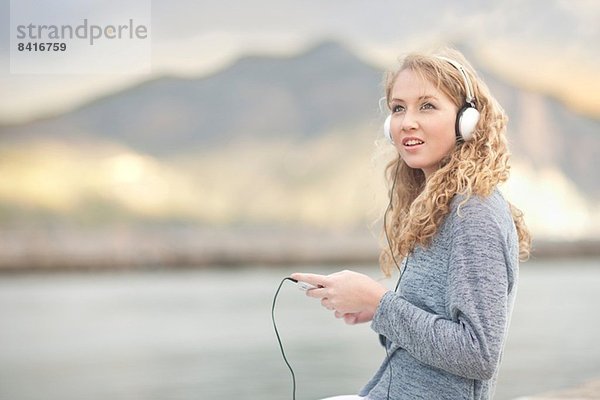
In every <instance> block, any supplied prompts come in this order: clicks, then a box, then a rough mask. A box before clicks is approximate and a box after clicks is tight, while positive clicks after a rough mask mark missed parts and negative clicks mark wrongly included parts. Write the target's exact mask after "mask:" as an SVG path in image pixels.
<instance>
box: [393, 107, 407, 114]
mask: <svg viewBox="0 0 600 400" xmlns="http://www.w3.org/2000/svg"><path fill="white" fill-rule="evenodd" d="M403 110H404V107H402V106H399V105H395V106H392V112H393V113H397V112H401V111H403Z"/></svg>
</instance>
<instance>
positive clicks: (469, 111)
mask: <svg viewBox="0 0 600 400" xmlns="http://www.w3.org/2000/svg"><path fill="white" fill-rule="evenodd" d="M479 118H480V114H479V111H477V109H476V108H475V107H473V105H471V104H465V105H464V106H463V107H462V108H461V109H460V110H459V111H458V115H457V116H456V128H455V129H456V136H457V137H459V138H462V140H464V141H465V142H467V141H469V140H471V139H472V138H473V133H475V127H476V126H477V123H478V122H479Z"/></svg>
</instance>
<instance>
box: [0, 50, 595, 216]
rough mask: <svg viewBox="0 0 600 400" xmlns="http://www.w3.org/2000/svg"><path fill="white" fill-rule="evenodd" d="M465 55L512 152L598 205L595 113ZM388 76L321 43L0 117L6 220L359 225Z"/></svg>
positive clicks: (0, 184)
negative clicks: (28, 115) (8, 122)
mask: <svg viewBox="0 0 600 400" xmlns="http://www.w3.org/2000/svg"><path fill="white" fill-rule="evenodd" d="M469 58H470V59H472V60H473V61H474V64H475V67H476V69H477V70H478V71H479V72H480V74H481V75H482V77H483V78H484V80H485V81H486V82H487V84H488V85H489V86H490V89H491V90H492V93H494V94H495V96H496V97H497V98H498V100H499V102H500V103H501V104H502V105H503V106H504V107H505V109H506V111H507V113H508V115H509V116H510V123H509V132H508V134H509V140H510V143H511V150H512V151H513V153H514V156H515V160H516V161H517V162H520V163H526V164H527V165H530V166H532V168H534V169H540V170H543V169H548V168H550V169H556V170H558V171H559V172H560V173H561V174H562V175H564V176H566V177H567V178H568V180H570V181H571V182H573V183H574V184H575V189H574V190H577V191H578V193H583V194H584V195H585V197H586V198H587V199H590V202H591V203H590V204H595V202H597V201H598V199H600V182H599V181H598V180H597V178H596V177H595V171H598V170H599V169H600V168H599V167H600V165H599V163H600V154H599V153H600V129H599V128H600V125H599V123H600V122H599V121H598V120H597V119H593V118H589V117H585V116H582V115H578V114H576V113H575V112H573V111H572V110H570V109H569V108H567V107H566V106H564V105H563V104H562V103H560V102H559V101H558V100H556V99H554V98H551V97H549V96H545V95H543V94H540V93H533V92H528V91H525V90H522V89H520V88H518V87H516V86H514V85H511V84H510V83H509V82H506V81H504V80H502V79H501V78H500V77H498V76H497V75H494V74H492V73H490V72H488V70H487V69H486V68H485V64H484V63H478V62H477V61H478V57H477V53H476V52H475V53H473V54H471V55H470V57H469ZM382 81H383V71H381V70H379V69H377V68H375V67H373V66H370V65H368V64H366V63H364V62H363V61H361V60H360V59H359V58H358V57H356V56H355V55H354V54H353V53H352V52H350V51H348V49H346V48H345V47H344V46H342V45H340V44H338V43H334V42H325V43H321V44H320V45H318V46H315V47H313V48H312V49H310V50H308V51H306V52H304V53H302V54H298V55H296V56H294V57H287V58H283V57H267V56H252V57H245V58H242V59H239V60H238V61H237V62H236V63H234V64H233V65H231V66H230V67H228V68H225V69H224V70H222V71H219V72H217V73H215V74H213V75H210V76H204V77H199V78H195V79H182V78H176V77H162V78H160V79H155V80H151V81H148V82H145V83H143V84H140V85H137V86H135V87H132V88H129V89H126V90H123V91H120V92H117V93H113V94H112V95H110V96H106V97H102V98H99V99H97V100H95V101H93V102H90V103H88V104H86V105H84V106H82V107H79V108H77V109H74V110H72V111H70V112H68V113H64V114H62V115H57V116H55V117H52V118H46V119H43V120H38V121H33V122H30V123H25V124H21V125H13V126H3V127H0V175H1V176H2V177H3V180H2V181H0V221H1V220H2V218H5V219H7V218H8V219H10V218H12V216H13V215H17V214H18V215H20V216H22V217H23V218H25V217H27V216H29V215H34V216H35V215H42V216H45V215H47V214H51V215H54V214H60V215H67V214H68V213H73V212H74V211H73V210H79V209H81V210H82V211H81V214H82V215H93V216H94V217H93V218H92V219H93V220H95V221H96V220H99V221H106V220H112V221H121V220H123V219H124V218H125V217H126V216H127V215H130V214H132V213H133V214H135V215H137V216H138V217H139V218H142V219H145V218H150V219H152V218H167V219H176V220H182V221H184V220H195V221H200V222H203V223H207V224H238V223H246V224H253V223H258V224H260V223H265V221H266V223H269V224H278V223H282V221H283V223H291V224H303V223H310V224H317V225H319V224H322V225H327V224H328V223H332V224H334V225H335V224H338V225H339V226H344V224H346V225H347V224H350V225H352V226H364V223H365V221H366V222H371V221H370V220H369V218H368V217H366V216H365V215H364V214H365V213H364V212H362V211H361V210H365V209H368V208H369V206H367V205H368V204H371V203H372V196H371V195H370V194H369V190H371V189H372V188H368V189H366V188H365V185H369V184H370V183H371V182H372V180H373V178H372V176H370V175H368V174H363V173H362V172H361V173H359V172H358V171H362V169H364V166H365V165H368V163H369V159H370V158H371V157H372V153H373V148H372V144H373V141H374V139H376V138H381V135H380V130H381V129H380V124H381V122H382V120H383V115H381V114H380V112H379V110H378V100H379V98H380V97H381V94H382V92H383V87H382ZM48 143H50V144H52V146H54V147H47V144H48ZM45 146H46V147H45ZM380 175H381V171H380V170H378V172H377V176H380ZM562 175H561V176H562ZM569 190H571V189H569ZM331 204H335V207H332V206H331ZM3 207H4V208H3ZM40 207H41V208H44V207H45V208H44V210H46V211H44V212H42V213H41V214H40V212H38V211H36V210H38V209H39V208H40ZM361 207H362V208H361ZM3 210H4V211H3ZM557 212H558V213H560V212H562V211H560V210H557ZM3 215H4V217H2V216H3ZM356 215H359V217H355V216H356ZM111 216H112V219H111ZM353 218H354V219H353ZM356 218H358V219H356ZM307 221H308V222H307ZM349 221H350V222H349Z"/></svg>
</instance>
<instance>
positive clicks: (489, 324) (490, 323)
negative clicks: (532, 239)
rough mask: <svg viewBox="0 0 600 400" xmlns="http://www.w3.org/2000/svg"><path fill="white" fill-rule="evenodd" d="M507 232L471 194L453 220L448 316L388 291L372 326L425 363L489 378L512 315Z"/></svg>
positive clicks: (449, 370)
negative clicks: (509, 302) (509, 298)
mask: <svg viewBox="0 0 600 400" xmlns="http://www.w3.org/2000/svg"><path fill="white" fill-rule="evenodd" d="M453 212H455V211H453ZM503 231H504V232H503ZM505 232H506V229H504V230H503V229H502V225H501V224H500V223H499V222H498V220H497V219H496V218H495V215H494V211H493V210H492V209H490V207H489V206H487V205H486V204H485V202H482V201H479V200H476V199H473V198H472V199H469V201H468V202H467V203H465V204H464V205H463V206H462V207H461V208H460V213H458V214H457V215H454V220H453V224H452V225H451V233H452V237H451V246H450V250H449V254H448V255H447V256H448V257H447V258H448V274H447V297H446V299H445V304H446V313H447V315H445V316H442V315H437V314H433V313H431V312H429V311H425V310H423V309H421V308H419V307H417V306H415V305H414V304H411V303H410V302H409V301H407V300H406V299H405V298H403V297H402V296H401V295H399V294H397V293H395V292H391V291H390V292H387V293H386V294H385V295H384V296H383V298H382V299H381V302H380V304H379V307H378V309H377V311H376V313H375V316H374V318H373V322H372V325H371V326H372V328H373V330H374V331H375V332H377V333H381V334H383V335H385V336H386V337H387V338H389V339H390V340H391V341H392V342H394V344H395V345H398V346H400V347H402V348H404V349H406V350H407V351H408V352H409V354H411V355H412V356H413V357H415V358H416V359H418V360H419V361H421V362H423V363H425V364H428V365H431V366H434V367H437V368H441V369H443V370H446V371H448V372H450V373H453V374H455V375H459V376H462V377H465V378H470V379H479V380H487V379H491V378H492V377H493V376H494V373H495V371H496V369H497V366H498V364H499V358H500V353H501V351H502V346H503V341H504V337H505V334H506V329H507V319H508V315H507V314H508V294H509V289H510V288H509V273H508V262H507V259H506V257H507V256H506V253H507V251H506V248H507V247H506V242H507V235H506V234H505Z"/></svg>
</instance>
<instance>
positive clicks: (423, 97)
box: [390, 94, 438, 103]
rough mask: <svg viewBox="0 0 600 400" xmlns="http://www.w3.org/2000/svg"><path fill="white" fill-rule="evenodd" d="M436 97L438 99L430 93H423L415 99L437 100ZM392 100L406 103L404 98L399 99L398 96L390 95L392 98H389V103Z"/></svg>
mask: <svg viewBox="0 0 600 400" xmlns="http://www.w3.org/2000/svg"><path fill="white" fill-rule="evenodd" d="M437 99H438V98H437V97H436V96H434V95H432V94H426V95H423V96H419V98H418V99H417V101H423V100H437ZM394 101H396V102H400V103H406V100H404V99H401V98H398V97H392V98H391V99H390V103H391V102H394Z"/></svg>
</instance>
